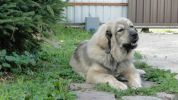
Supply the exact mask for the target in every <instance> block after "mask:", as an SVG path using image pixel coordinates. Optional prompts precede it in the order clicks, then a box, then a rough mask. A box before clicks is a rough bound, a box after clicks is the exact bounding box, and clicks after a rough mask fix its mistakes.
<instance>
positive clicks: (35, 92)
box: [0, 25, 178, 100]
mask: <svg viewBox="0 0 178 100" xmlns="http://www.w3.org/2000/svg"><path fill="white" fill-rule="evenodd" d="M54 29H55V32H54V33H55V35H54V36H51V37H50V38H51V39H52V40H56V41H60V42H61V47H60V48H58V49H57V48H54V47H53V46H51V45H50V44H48V43H44V44H43V45H42V50H41V51H40V53H39V56H40V58H41V59H42V60H43V61H41V62H40V63H39V64H38V65H39V67H38V68H39V69H38V70H37V71H34V72H30V74H14V78H13V79H11V80H7V81H3V82H0V100H56V99H61V100H75V98H76V96H75V94H74V93H73V92H72V91H70V90H69V89H68V85H69V84H70V83H71V82H78V83H81V82H84V79H83V78H82V77H80V76H78V75H77V74H76V73H74V72H73V71H72V69H71V67H70V66H69V60H70V57H71V55H72V52H73V51H74V49H75V48H76V45H77V44H78V43H79V42H80V41H83V40H86V39H89V38H90V37H91V34H89V33H88V32H86V31H83V30H80V29H73V28H64V27H62V26H59V25H56V26H54ZM134 56H135V59H136V60H138V61H137V62H136V63H135V65H136V66H137V67H138V68H141V69H144V70H145V71H146V73H147V74H146V75H145V77H144V79H145V80H149V81H154V82H156V83H157V85H156V86H153V87H150V88H140V89H137V90H133V89H128V90H125V91H119V90H116V89H113V88H111V87H109V86H108V85H107V84H99V85H97V86H96V88H97V89H98V90H103V91H109V92H112V93H114V94H115V95H116V97H117V98H120V97H121V96H125V95H154V94H155V93H156V92H160V91H162V92H163V91H165V92H171V93H178V86H177V84H178V81H177V80H176V79H174V78H173V77H174V75H175V74H171V73H170V72H169V71H162V70H159V69H153V68H151V67H150V66H149V65H147V64H145V63H143V62H139V60H140V59H142V55H141V54H140V53H139V52H136V53H135V54H134Z"/></svg>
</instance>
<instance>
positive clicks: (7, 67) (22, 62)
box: [0, 50, 38, 75]
mask: <svg viewBox="0 0 178 100" xmlns="http://www.w3.org/2000/svg"><path fill="white" fill-rule="evenodd" d="M37 61H38V57H36V56H35V55H32V54H30V53H29V52H24V54H22V55H18V54H17V53H15V52H12V54H7V52H6V50H2V51H0V74H1V75H3V72H9V71H10V72H15V73H22V72H28V71H29V72H30V71H31V69H32V68H34V67H35V66H37ZM29 68H30V70H29ZM24 70H25V71H24ZM27 74H30V73H27Z"/></svg>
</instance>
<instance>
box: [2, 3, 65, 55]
mask: <svg viewBox="0 0 178 100" xmlns="http://www.w3.org/2000/svg"><path fill="white" fill-rule="evenodd" d="M64 5H65V4H64V2H62V0H0V49H6V50H7V51H10V52H12V51H18V52H24V51H26V50H27V51H30V52H32V51H35V50H37V49H38V48H39V47H40V45H39V40H38V37H39V36H42V35H43V34H42V33H45V32H44V31H50V26H51V24H54V23H57V22H59V21H60V20H61V19H62V12H63V7H64Z"/></svg>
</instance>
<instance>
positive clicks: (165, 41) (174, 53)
mask: <svg viewBox="0 0 178 100" xmlns="http://www.w3.org/2000/svg"><path fill="white" fill-rule="evenodd" d="M136 51H139V52H140V53H141V54H142V55H144V59H145V61H146V62H147V63H148V64H150V65H153V66H156V68H160V69H166V70H171V71H172V72H175V73H178V34H152V33H142V34H140V40H139V42H138V48H137V49H136Z"/></svg>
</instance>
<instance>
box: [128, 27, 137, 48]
mask: <svg viewBox="0 0 178 100" xmlns="http://www.w3.org/2000/svg"><path fill="white" fill-rule="evenodd" d="M128 33H129V38H130V45H131V46H133V47H136V46H137V41H138V39H139V37H138V33H137V31H136V30H135V29H129V30H128Z"/></svg>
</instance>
